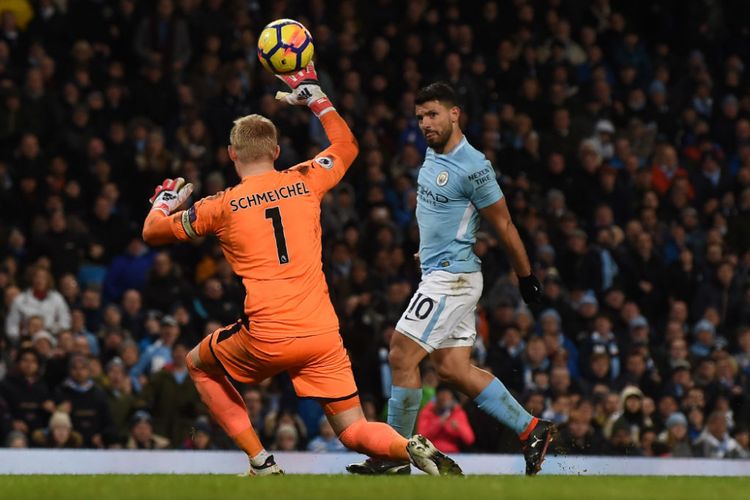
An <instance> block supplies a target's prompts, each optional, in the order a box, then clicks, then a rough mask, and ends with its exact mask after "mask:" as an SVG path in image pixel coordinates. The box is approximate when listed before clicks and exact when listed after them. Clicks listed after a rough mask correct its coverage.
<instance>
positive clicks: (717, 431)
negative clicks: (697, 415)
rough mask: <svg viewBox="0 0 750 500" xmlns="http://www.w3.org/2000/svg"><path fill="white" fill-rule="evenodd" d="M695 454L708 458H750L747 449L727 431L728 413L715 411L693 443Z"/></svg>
mask: <svg viewBox="0 0 750 500" xmlns="http://www.w3.org/2000/svg"><path fill="white" fill-rule="evenodd" d="M693 446H694V448H695V455H696V456H699V457H707V458H748V455H747V454H746V453H745V450H743V449H742V447H741V446H740V445H739V443H737V441H735V440H734V438H732V437H731V436H730V435H729V433H728V432H727V419H726V415H724V414H722V413H721V412H718V411H715V412H713V413H711V415H709V417H708V421H707V423H706V428H705V429H704V430H703V432H702V433H701V435H700V436H698V439H696V440H695V443H694V444H693Z"/></svg>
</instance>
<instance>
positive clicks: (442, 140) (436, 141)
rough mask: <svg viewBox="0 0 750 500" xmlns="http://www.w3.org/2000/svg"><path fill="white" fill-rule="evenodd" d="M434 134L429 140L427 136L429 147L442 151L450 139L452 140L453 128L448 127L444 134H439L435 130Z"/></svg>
mask: <svg viewBox="0 0 750 500" xmlns="http://www.w3.org/2000/svg"><path fill="white" fill-rule="evenodd" d="M432 133H433V135H431V136H430V137H429V138H428V137H427V136H425V140H426V141H427V145H428V146H430V147H431V148H432V149H435V150H442V149H443V148H444V147H445V145H446V143H447V142H448V139H450V138H451V128H450V127H448V128H447V130H445V131H444V132H442V133H440V132H438V131H437V130H433V131H432Z"/></svg>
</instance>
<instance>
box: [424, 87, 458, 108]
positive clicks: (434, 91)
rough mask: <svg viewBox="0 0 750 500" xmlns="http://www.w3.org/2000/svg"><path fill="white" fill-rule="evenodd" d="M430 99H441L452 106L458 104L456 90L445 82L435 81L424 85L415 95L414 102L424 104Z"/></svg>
mask: <svg viewBox="0 0 750 500" xmlns="http://www.w3.org/2000/svg"><path fill="white" fill-rule="evenodd" d="M429 101H440V102H442V103H443V104H447V105H449V106H450V107H453V106H458V102H457V100H456V92H455V91H454V90H453V87H451V86H450V85H448V84H447V83H445V82H435V83H431V84H429V85H427V86H426V87H422V88H421V89H419V90H418V91H417V94H416V95H415V96H414V104H424V103H426V102H429Z"/></svg>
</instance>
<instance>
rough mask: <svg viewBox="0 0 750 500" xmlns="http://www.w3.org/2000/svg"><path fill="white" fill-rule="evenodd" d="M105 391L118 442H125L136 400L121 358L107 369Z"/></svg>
mask: <svg viewBox="0 0 750 500" xmlns="http://www.w3.org/2000/svg"><path fill="white" fill-rule="evenodd" d="M106 375H107V376H106V381H105V384H104V387H103V389H104V391H105V392H106V394H107V402H108V404H109V412H110V414H111V415H112V424H113V426H114V429H115V432H116V434H117V440H118V442H125V440H126V439H127V436H128V433H129V424H130V417H131V415H132V414H133V413H134V412H135V408H136V405H137V403H136V399H135V397H134V395H133V388H132V384H131V382H130V378H129V377H128V373H127V370H126V367H125V363H124V362H123V360H122V359H121V358H120V357H115V358H112V359H111V360H110V361H109V363H107V367H106Z"/></svg>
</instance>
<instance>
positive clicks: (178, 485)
mask: <svg viewBox="0 0 750 500" xmlns="http://www.w3.org/2000/svg"><path fill="white" fill-rule="evenodd" d="M749 491H750V479H748V478H697V477H613V476H588V477H585V476H539V477H534V478H526V477H519V476H469V477H464V478H455V477H438V478H434V477H426V476H414V477H403V476H402V477H353V476H344V475H337V476H282V477H263V478H258V477H255V478H240V477H234V476H192V475H191V476H166V475H165V476H156V475H154V476H4V477H2V476H0V498H3V499H8V500H11V499H24V498H35V499H36V498H55V499H57V498H60V499H63V498H70V499H76V500H77V499H84V498H96V499H109V498H118V499H119V498H123V499H125V498H132V499H138V500H145V499H150V498H159V499H163V498H179V499H183V498H200V499H214V498H216V499H229V498H243V499H250V500H256V499H258V500H285V499H297V498H298V499H304V500H315V499H325V500H338V499H342V500H350V499H360V498H361V499H377V500H396V499H400V498H409V499H414V500H418V499H419V500H421V499H425V500H433V499H451V500H462V499H469V500H479V499H484V498H488V499H490V498H491V499H493V500H507V499H512V498H523V499H533V500H537V499H543V498H552V499H565V498H571V499H577V500H600V499H603V498H623V499H628V500H632V499H646V498H654V499H659V500H668V499H680V500H682V499H686V498H700V499H706V498H721V499H727V500H729V499H734V498H748V496H746V495H748V492H749Z"/></svg>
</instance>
